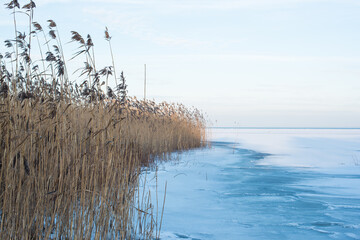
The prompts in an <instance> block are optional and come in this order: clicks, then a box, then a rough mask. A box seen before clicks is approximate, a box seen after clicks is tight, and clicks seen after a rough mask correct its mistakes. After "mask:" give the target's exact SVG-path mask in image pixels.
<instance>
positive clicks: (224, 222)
mask: <svg viewBox="0 0 360 240" xmlns="http://www.w3.org/2000/svg"><path fill="white" fill-rule="evenodd" d="M359 139H360V130H313V129H311V130H300V129H295V130H284V129H275V130H274V129H270V130H269V129H265V130H264V129H213V130H212V134H211V140H212V141H213V142H212V147H211V148H207V149H198V150H192V151H189V152H186V153H183V154H181V155H180V156H179V158H178V159H176V160H174V161H169V162H166V163H163V164H161V165H160V166H159V168H158V174H157V176H158V177H157V179H158V189H159V192H158V198H159V199H162V197H163V194H164V186H165V182H167V196H166V203H165V212H164V217H163V225H162V234H161V236H162V239H305V238H308V239H360V225H359V222H360V166H358V165H357V164H356V161H354V158H353V155H354V154H355V155H356V153H357V151H356V150H357V149H358V148H357V146H359V149H360V140H359ZM348 158H350V159H348ZM299 166H300V167H299ZM304 166H305V167H304ZM151 175H154V173H150V177H149V176H148V179H151ZM148 186H150V188H151V189H152V190H153V191H154V190H155V180H154V179H153V180H152V181H150V183H149V185H148ZM153 196H154V195H153Z"/></svg>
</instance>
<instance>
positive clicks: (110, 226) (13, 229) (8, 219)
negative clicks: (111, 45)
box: [0, 1, 205, 239]
mask: <svg viewBox="0 0 360 240" xmlns="http://www.w3.org/2000/svg"><path fill="white" fill-rule="evenodd" d="M9 4H10V5H8V6H11V7H12V8H11V9H15V7H18V6H17V5H18V3H17V1H11V2H10V3H9ZM30 10H31V11H32V8H31V9H30ZM49 22H50V25H51V27H52V28H55V27H56V24H55V23H54V22H53V21H49ZM14 23H15V28H16V18H15V14H14ZM33 25H34V28H35V29H36V32H33V33H32V34H36V33H37V32H43V33H44V31H43V30H42V28H41V26H40V25H39V24H38V23H33ZM29 29H30V30H31V28H29ZM56 31H57V28H56ZM75 33H76V32H75ZM75 33H73V39H74V40H75V41H77V42H79V43H80V44H81V45H82V49H83V50H82V51H84V52H81V53H77V54H85V56H86V57H87V59H88V62H87V66H86V68H84V69H83V70H82V74H86V75H87V76H88V78H87V80H86V81H85V82H84V83H83V84H81V85H80V86H77V85H72V84H71V83H68V79H67V74H66V65H65V62H64V61H63V60H64V57H63V54H62V47H61V43H60V40H59V39H57V44H58V45H59V47H57V46H56V47H55V54H53V53H52V52H51V51H50V47H49V42H48V41H47V39H46V36H45V34H44V38H45V41H46V47H47V53H46V61H47V66H45V63H44V62H43V68H44V70H43V71H37V66H36V65H34V63H35V62H36V61H32V60H31V59H28V58H24V57H23V56H26V54H25V53H29V54H28V57H29V58H30V48H31V46H30V45H29V47H26V46H28V43H27V42H26V40H25V37H24V36H23V35H21V36H16V39H15V42H16V47H14V46H12V45H11V44H8V47H9V49H10V50H11V51H12V53H9V54H5V55H1V54H0V69H1V71H0V239H92V238H94V239H105V238H111V239H130V238H131V239H132V238H142V239H150V238H153V237H157V238H158V237H159V234H160V228H161V221H162V216H161V218H160V223H159V216H158V210H159V206H158V204H156V209H154V205H153V204H152V203H151V201H150V199H151V193H150V192H145V191H144V192H142V193H140V190H139V176H140V174H141V169H142V168H143V167H144V166H149V165H151V164H154V163H155V160H157V159H163V160H166V159H167V158H168V156H169V154H170V153H171V152H173V151H177V150H186V149H190V148H195V147H201V146H203V145H204V142H205V130H204V129H205V127H204V126H205V124H204V120H203V119H204V118H203V117H202V115H201V113H200V112H199V111H198V110H196V109H192V110H189V109H187V108H185V107H184V106H182V105H175V104H168V103H160V104H156V103H155V102H153V101H139V100H137V99H136V98H131V97H128V96H126V85H125V79H124V78H123V74H121V78H122V79H121V80H122V83H121V84H119V86H117V87H118V92H117V95H116V94H115V93H114V92H112V91H110V93H111V96H109V95H108V96H107V97H106V96H105V94H104V91H103V90H102V89H101V84H100V79H101V77H106V79H107V78H108V75H109V74H110V73H112V71H115V69H112V68H110V67H109V68H104V69H106V71H104V72H101V71H100V72H98V71H96V69H95V57H94V55H92V54H90V52H89V51H90V49H91V48H92V47H93V43H92V41H91V38H90V37H88V39H87V40H88V41H87V42H85V40H84V39H83V38H82V37H81V36H80V35H79V34H78V33H76V34H75ZM53 34H55V32H53ZM57 34H58V32H57ZM36 37H37V38H38V36H37V35H36ZM52 38H54V37H52ZM29 39H31V38H29ZM38 40H39V38H38ZM108 40H110V39H108ZM9 42H11V41H9ZM39 43H40V40H39ZM39 46H40V44H39ZM18 50H21V51H23V53H24V54H23V56H20V53H18ZM40 53H41V55H42V51H41V48H40ZM13 55H15V61H16V68H15V71H14V68H13V67H11V69H10V70H9V69H8V68H7V66H9V65H10V66H12V62H13V61H14V57H13ZM4 56H7V57H4ZM18 64H19V66H18ZM21 66H23V68H21ZM24 66H25V67H24ZM18 68H19V69H20V70H19V69H18ZM30 68H31V69H33V70H34V69H35V70H34V71H33V73H32V74H30V73H29V70H30ZM54 68H56V73H55V70H54ZM48 69H50V71H49V72H50V73H47V72H48ZM64 79H65V82H62V81H63V80H64ZM60 82H62V83H61V84H59V83H60ZM91 82H92V84H89V83H91ZM25 86H26V88H24V87H25ZM107 90H108V89H107ZM110 90H111V89H110ZM108 92H109V91H108ZM164 201H165V200H164ZM154 210H156V211H155V212H154ZM163 211H164V210H162V212H163Z"/></svg>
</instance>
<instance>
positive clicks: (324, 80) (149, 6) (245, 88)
mask: <svg viewBox="0 0 360 240" xmlns="http://www.w3.org/2000/svg"><path fill="white" fill-rule="evenodd" d="M20 3H21V4H22V5H23V4H25V3H27V1H21V0H20ZM35 3H37V8H36V10H35V18H36V19H35V20H36V21H38V22H39V23H42V24H43V25H45V21H46V20H47V19H53V20H54V21H55V22H56V23H57V24H58V26H59V30H60V33H61V38H62V41H63V42H69V40H70V37H71V35H70V31H71V30H76V31H78V32H79V33H81V34H83V35H85V36H86V34H87V33H89V34H91V36H92V37H93V40H94V42H95V51H96V55H97V59H96V60H97V65H98V66H105V65H110V64H111V59H110V56H109V50H108V48H107V42H105V41H104V38H103V35H104V28H105V26H107V27H108V28H109V30H110V34H111V35H112V37H113V38H112V42H113V48H114V54H115V56H116V59H115V62H116V65H117V66H118V67H117V71H118V72H119V71H121V70H123V71H124V73H125V76H126V77H127V81H128V88H129V94H130V95H135V96H137V97H143V64H144V63H146V64H147V70H148V83H149V85H148V92H147V95H148V97H149V98H151V99H155V100H156V101H162V100H166V101H171V102H181V103H184V104H185V105H187V106H196V107H198V108H200V109H202V110H203V111H204V112H206V113H207V115H208V118H209V120H211V122H212V124H213V125H216V126H234V125H235V126H240V127H259V126H270V127H360V29H359V26H360V1H359V0H223V1H219V0H206V1H205V0H192V1H190V0H182V1H180V0H178V1H176V0H101V1H100V0H99V1H97V0H87V1H85V0H72V1H70V0H38V1H35ZM19 22H20V24H21V23H23V24H25V23H26V22H25V19H24V20H23V21H22V20H21V19H19ZM0 27H1V35H0V40H1V42H3V40H5V39H6V37H8V36H9V35H10V34H12V29H11V16H10V15H9V11H7V10H5V9H4V8H1V10H0ZM76 47H77V46H76V44H74V43H70V44H66V50H67V51H66V52H65V55H66V56H67V57H68V58H71V54H72V53H73V50H74V49H76ZM0 49H1V50H3V49H4V48H3V47H2V46H1V47H0ZM1 50H0V51H1ZM71 63H72V64H71V65H72V67H73V68H74V69H75V68H76V67H77V66H81V65H80V64H82V60H81V59H78V60H74V61H72V62H71ZM74 78H75V76H74Z"/></svg>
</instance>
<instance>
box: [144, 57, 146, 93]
mask: <svg viewBox="0 0 360 240" xmlns="http://www.w3.org/2000/svg"><path fill="white" fill-rule="evenodd" d="M144 100H146V64H144Z"/></svg>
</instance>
